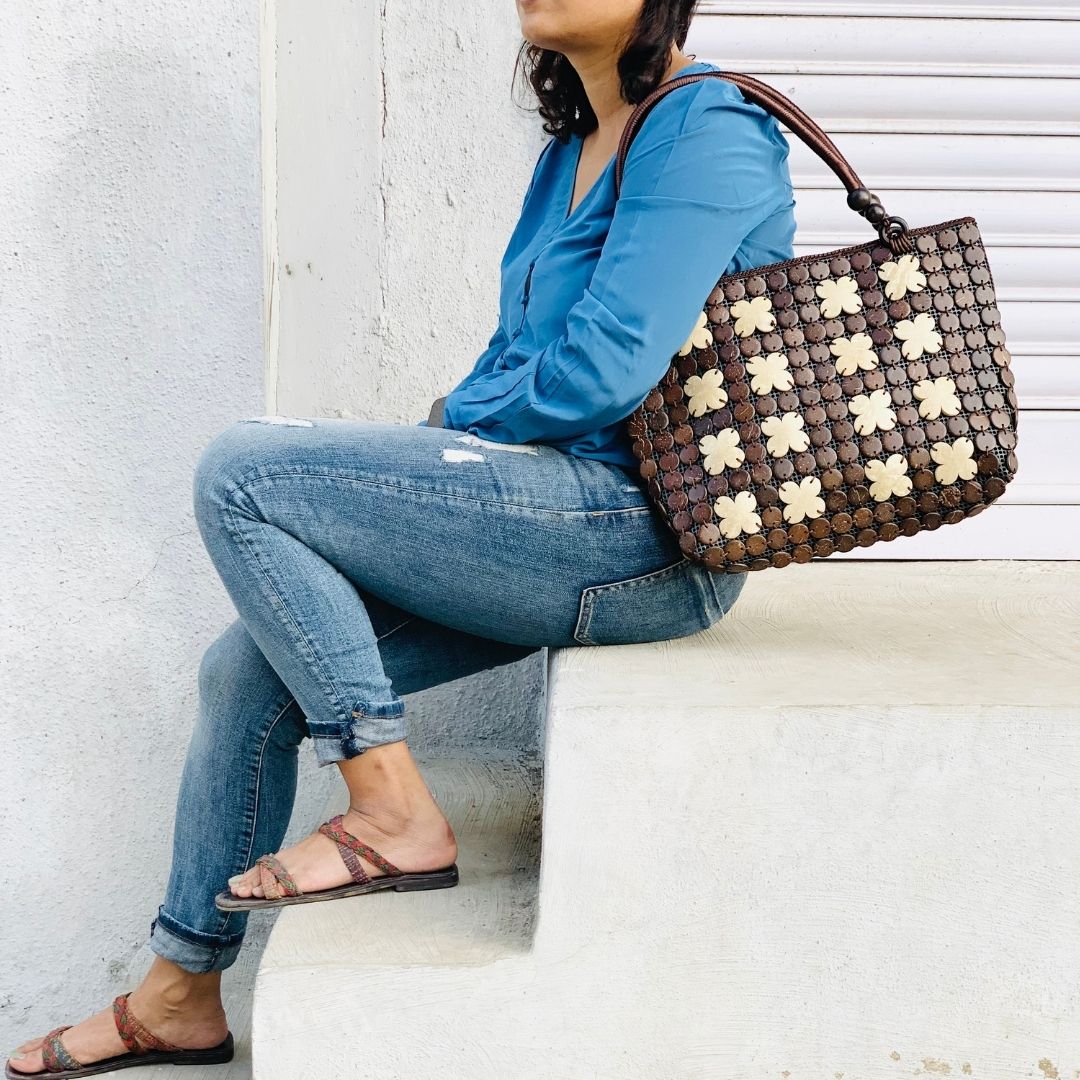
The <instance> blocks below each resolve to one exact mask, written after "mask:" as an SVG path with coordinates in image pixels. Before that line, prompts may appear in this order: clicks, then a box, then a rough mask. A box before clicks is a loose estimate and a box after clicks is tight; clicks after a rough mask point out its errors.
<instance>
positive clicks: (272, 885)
mask: <svg viewBox="0 0 1080 1080" xmlns="http://www.w3.org/2000/svg"><path fill="white" fill-rule="evenodd" d="M255 863H256V865H257V866H260V867H262V871H261V873H262V889H263V895H264V896H265V897H266V899H267V900H280V899H281V898H282V897H283V896H302V895H303V890H302V889H301V888H300V886H299V885H297V884H296V882H295V881H293V878H292V875H291V874H290V873H289V871H288V870H286V869H285V867H284V866H283V865H282V863H281V860H280V859H278V857H277V856H276V855H273V854H271V853H270V852H267V853H266V854H265V855H260V856H259V857H258V858H257V859H256V860H255Z"/></svg>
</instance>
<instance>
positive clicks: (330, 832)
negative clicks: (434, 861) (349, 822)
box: [319, 814, 404, 877]
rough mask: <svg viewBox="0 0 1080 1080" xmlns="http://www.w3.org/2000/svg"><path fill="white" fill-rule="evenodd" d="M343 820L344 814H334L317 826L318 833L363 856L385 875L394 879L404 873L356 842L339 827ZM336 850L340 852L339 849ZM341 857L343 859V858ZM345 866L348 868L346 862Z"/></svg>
mask: <svg viewBox="0 0 1080 1080" xmlns="http://www.w3.org/2000/svg"><path fill="white" fill-rule="evenodd" d="M344 818H345V815H344V814H335V815H334V816H333V817H332V818H331V819H330V820H329V821H324V822H323V823H322V824H321V825H320V826H319V832H321V833H324V834H325V835H326V836H329V837H330V839H331V840H336V841H337V843H338V844H339V845H341V844H344V845H345V846H346V847H349V848H352V850H353V851H355V852H356V854H357V855H363V857H364V858H365V859H367V861H368V862H369V863H371V864H372V865H374V866H377V867H378V868H379V869H380V870H382V871H383V873H385V874H388V875H391V876H394V877H396V876H398V875H399V874H402V873H404V871H402V870H399V869H398V868H397V867H396V866H395V865H394V864H393V863H392V862H390V861H389V859H385V858H383V856H382V855H380V854H379V853H378V852H377V851H376V850H375V849H374V848H373V847H369V846H368V845H367V844H365V843H364V842H363V840H358V839H357V838H356V837H355V836H353V834H352V833H351V832H348V831H347V830H346V829H344V828H343V827H342V825H341V822H342V821H343V820H344ZM338 850H340V847H339V849H338ZM342 857H343V858H344V856H342ZM345 865H346V866H348V862H347V861H346V864H345ZM349 870H350V872H351V871H352V867H351V866H350V867H349Z"/></svg>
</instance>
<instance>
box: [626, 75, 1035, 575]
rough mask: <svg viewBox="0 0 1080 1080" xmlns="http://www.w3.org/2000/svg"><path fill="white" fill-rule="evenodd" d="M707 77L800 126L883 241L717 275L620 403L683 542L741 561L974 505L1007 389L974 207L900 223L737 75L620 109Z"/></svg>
mask: <svg viewBox="0 0 1080 1080" xmlns="http://www.w3.org/2000/svg"><path fill="white" fill-rule="evenodd" d="M703 78H723V79H727V80H728V81H730V82H733V83H734V84H735V85H736V86H737V87H738V88H739V89H740V90H741V91H742V93H743V96H744V97H745V98H746V99H747V100H749V101H751V102H753V103H756V104H758V105H760V106H761V107H762V108H764V109H765V110H766V111H767V112H769V113H771V114H772V115H773V116H775V117H776V118H777V119H779V120H781V121H783V122H784V123H785V124H786V125H787V126H788V128H789V129H790V130H791V131H792V132H794V133H795V134H796V135H798V136H799V138H801V139H802V140H803V141H804V142H806V143H807V145H808V146H810V148H811V149H812V150H813V151H814V152H815V153H816V154H817V155H818V156H819V157H821V158H822V160H824V161H825V163H826V164H827V165H828V166H829V167H830V168H831V169H832V171H833V172H834V173H835V174H836V175H837V176H838V177H839V179H840V180H841V182H842V183H843V184H844V187H845V188H846V189H847V193H848V195H847V204H848V206H849V207H850V208H851V209H852V210H854V211H856V212H857V213H858V214H860V215H861V216H862V217H864V218H866V219H867V221H869V222H870V223H871V224H872V225H873V226H875V228H876V232H877V239H875V240H870V241H868V242H866V243H864V244H856V245H854V246H852V247H845V248H838V249H837V250H835V251H828V252H824V253H822V254H811V255H803V256H800V257H799V258H795V259H789V260H787V261H783V262H776V263H770V264H768V265H766V266H758V267H754V268H753V269H750V270H744V271H740V272H738V273H734V274H728V275H725V276H722V277H721V278H720V279H719V280H718V281H717V283H716V286H715V287H714V288H713V290H712V291H711V293H710V295H709V297H708V299H707V301H706V304H705V308H704V310H703V311H702V312H701V314H700V316H699V317H698V320H697V324H696V325H695V326H694V328H693V330H692V331H691V333H690V336H689V338H688V339H687V341H686V343H685V344H684V345H683V346H682V347H681V348H680V349H679V350H678V352H677V353H676V354H675V355H674V356H673V357H672V359H671V365H670V367H669V368H668V370H667V372H666V374H665V375H664V377H663V378H662V379H661V380H660V382H659V383H658V384H657V385H656V386H655V387H654V388H653V389H652V390H651V391H650V392H649V393H648V394H647V395H646V397H645V399H644V400H643V401H642V402H641V404H640V405H639V406H638V407H637V408H636V409H635V410H634V411H633V412H632V413H631V414H630V415H629V416H628V417H627V420H626V423H627V431H628V433H629V436H630V438H631V440H632V447H633V453H634V456H635V457H636V459H637V462H638V470H639V472H640V474H641V476H642V478H643V479H644V480H645V481H647V488H648V491H649V495H650V497H651V500H652V503H653V505H654V506H655V507H656V508H657V509H658V510H659V512H660V514H661V515H662V516H663V518H664V520H665V521H666V522H667V524H668V525H669V526H670V528H671V529H672V530H673V531H674V532H675V534H676V535H677V536H678V538H679V546H680V547H681V549H682V551H683V553H684V554H685V555H686V557H687V558H689V559H692V560H695V561H697V562H700V563H702V564H704V566H705V567H706V568H707V569H709V570H711V571H714V572H718V573H744V572H747V571H750V570H764V569H767V568H769V567H783V566H788V565H789V564H791V563H793V562H795V563H806V562H809V561H810V560H811V559H821V558H827V557H828V556H830V555H833V554H835V553H836V552H838V551H851V550H852V548H854V547H855V546H856V545H858V546H859V547H869V546H870V545H871V544H875V543H878V542H879V541H888V540H894V539H896V537H898V536H914V535H915V534H916V533H918V532H921V531H923V530H924V529H930V530H932V529H937V528H940V527H941V526H942V525H953V524H957V523H958V522H961V521H963V520H965V519H966V518H969V517H973V516H975V515H976V514H979V513H981V512H982V511H983V510H984V509H985V508H986V507H987V506H989V505H990V504H991V503H992V502H994V500H996V499H997V498H998V497H999V496H1000V495H1001V494H1002V492H1003V491H1004V490H1005V487H1006V485H1007V484H1008V483H1009V481H1010V480H1011V479H1012V478H1013V476H1014V474H1015V473H1016V438H1017V404H1016V394H1015V392H1014V390H1013V373H1012V371H1011V370H1010V367H1009V361H1010V359H1011V356H1010V354H1009V352H1008V350H1007V349H1006V347H1005V334H1004V332H1003V330H1002V327H1001V316H1000V313H999V312H998V308H997V303H996V299H995V293H994V282H993V277H992V276H991V273H990V265H989V262H988V261H987V255H986V251H985V249H984V247H983V244H982V241H981V237H980V234H979V228H978V225H977V224H976V221H975V219H974V218H973V217H961V218H954V219H953V220H951V221H945V222H942V223H941V224H939V225H927V226H923V227H920V228H909V227H908V224H907V222H906V221H905V220H904V219H903V218H900V217H894V216H892V215H889V214H887V213H886V212H885V209H884V207H883V206H882V205H881V202H880V201H879V200H878V198H877V196H876V195H875V194H873V193H872V192H871V191H869V190H867V188H866V187H865V186H864V185H863V183H862V181H861V180H860V179H859V177H858V175H857V174H856V172H855V170H854V169H853V168H852V167H851V166H850V165H849V164H848V162H847V161H846V160H845V159H844V156H843V155H842V154H841V153H840V151H839V150H838V149H837V148H836V146H835V144H834V143H833V142H832V140H831V139H830V138H829V136H828V135H826V134H825V132H824V131H823V130H822V129H821V128H820V127H819V126H818V125H817V124H816V123H815V122H814V121H813V120H812V119H811V118H810V117H809V116H807V114H806V113H805V112H803V111H802V109H800V108H799V107H798V106H797V105H795V104H794V102H792V101H791V100H790V99H789V98H787V97H785V96H784V95H783V94H782V93H780V91H779V90H777V89H775V88H774V87H771V86H769V85H768V84H766V83H763V82H761V81H759V80H758V79H755V78H752V77H751V76H748V75H742V74H739V73H737V72H730V71H724V72H715V71H714V72H698V73H695V74H692V75H682V76H676V77H675V78H673V79H670V80H669V81H667V82H664V83H661V84H660V85H659V86H658V87H656V89H654V90H653V91H652V92H651V93H650V94H649V95H648V96H647V97H646V98H645V99H644V100H642V101H641V102H640V103H639V104H638V105H637V107H636V108H635V109H634V111H633V113H632V114H631V115H630V118H629V119H628V120H627V122H626V127H625V129H624V130H623V133H622V137H621V139H620V142H619V148H618V153H617V157H616V163H615V193H616V198H618V193H619V187H620V183H621V179H622V172H623V167H624V163H625V159H626V154H627V151H628V150H629V148H630V144H631V142H632V140H633V138H634V136H635V134H636V133H637V131H638V129H639V128H640V126H641V124H642V123H643V122H644V120H645V118H646V116H647V115H648V113H649V111H650V109H652V107H653V106H654V105H655V104H656V103H657V102H658V101H659V100H660V99H661V98H663V97H664V96H665V95H667V94H669V93H671V92H673V91H674V90H677V89H678V88H679V87H680V86H684V85H685V84H687V83H690V82H693V81H696V80H698V79H703Z"/></svg>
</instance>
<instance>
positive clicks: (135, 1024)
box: [113, 991, 183, 1054]
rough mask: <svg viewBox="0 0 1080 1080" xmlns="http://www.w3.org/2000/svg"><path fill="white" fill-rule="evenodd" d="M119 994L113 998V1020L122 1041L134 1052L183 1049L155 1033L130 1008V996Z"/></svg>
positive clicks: (143, 1052) (144, 1052)
mask: <svg viewBox="0 0 1080 1080" xmlns="http://www.w3.org/2000/svg"><path fill="white" fill-rule="evenodd" d="M129 994H130V991H128V993H126V994H118V995H117V996H116V998H115V999H114V1000H113V1020H114V1021H115V1023H116V1030H117V1032H118V1033H119V1035H120V1041H121V1042H122V1043H123V1044H124V1045H125V1046H126V1047H127V1048H128V1050H130V1051H131V1053H133V1054H146V1053H149V1052H150V1051H151V1050H181V1049H183V1048H182V1047H179V1046H177V1045H176V1044H175V1043H171V1042H168V1041H167V1040H165V1039H162V1038H159V1037H158V1036H157V1035H155V1034H154V1033H153V1032H152V1031H151V1030H150V1029H149V1028H148V1027H147V1026H146V1025H145V1024H144V1023H143V1022H142V1021H141V1020H140V1019H139V1018H138V1017H137V1016H136V1015H135V1014H134V1013H133V1012H132V1011H131V1009H130V1007H129V1006H128V996H129Z"/></svg>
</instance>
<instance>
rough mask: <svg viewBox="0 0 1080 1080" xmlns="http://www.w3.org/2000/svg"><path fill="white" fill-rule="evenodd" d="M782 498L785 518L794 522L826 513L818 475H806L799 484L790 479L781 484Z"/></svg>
mask: <svg viewBox="0 0 1080 1080" xmlns="http://www.w3.org/2000/svg"><path fill="white" fill-rule="evenodd" d="M779 492H780V498H781V499H782V500H783V501H784V502H785V503H786V504H787V505H786V506H785V507H784V520H785V521H787V522H790V523H791V524H794V523H795V522H796V521H802V519H803V518H816V517H821V515H822V514H824V513H825V500H824V499H822V498H821V481H820V480H819V479H818V478H817V477H816V476H804V477H803V478H802V481H801V482H800V483H798V484H796V483H795V481H794V480H788V481H786V482H785V483H783V484H781V485H780V488H779Z"/></svg>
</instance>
